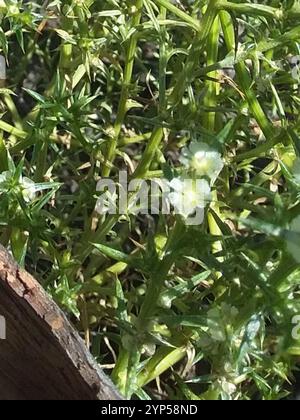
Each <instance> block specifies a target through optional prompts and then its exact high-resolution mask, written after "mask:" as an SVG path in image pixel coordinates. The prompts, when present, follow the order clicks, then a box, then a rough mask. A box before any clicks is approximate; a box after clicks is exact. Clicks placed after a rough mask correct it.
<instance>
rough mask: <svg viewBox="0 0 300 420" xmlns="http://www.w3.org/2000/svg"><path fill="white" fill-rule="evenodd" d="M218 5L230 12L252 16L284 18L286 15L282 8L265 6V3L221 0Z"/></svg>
mask: <svg viewBox="0 0 300 420" xmlns="http://www.w3.org/2000/svg"><path fill="white" fill-rule="evenodd" d="M218 7H219V9H220V10H226V11H229V12H236V13H239V14H243V15H250V16H264V17H268V18H271V19H279V20H282V19H283V16H284V13H283V11H282V10H281V9H277V8H275V7H270V6H265V5H263V4H258V3H255V4H251V3H231V2H229V1H226V0H219V1H218Z"/></svg>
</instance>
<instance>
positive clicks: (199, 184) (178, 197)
mask: <svg viewBox="0 0 300 420" xmlns="http://www.w3.org/2000/svg"><path fill="white" fill-rule="evenodd" d="M170 187H171V188H172V190H173V192H171V193H170V194H169V200H170V202H171V204H172V205H173V206H174V208H175V210H176V212H177V213H178V214H181V215H182V216H183V217H184V218H186V219H187V218H188V217H189V216H190V215H192V214H193V213H194V212H195V211H196V210H197V209H204V208H205V207H206V205H207V203H208V202H209V201H210V199H211V191H210V186H209V184H208V182H207V181H206V180H204V179H197V180H192V179H183V178H174V179H173V180H172V181H171V182H170Z"/></svg>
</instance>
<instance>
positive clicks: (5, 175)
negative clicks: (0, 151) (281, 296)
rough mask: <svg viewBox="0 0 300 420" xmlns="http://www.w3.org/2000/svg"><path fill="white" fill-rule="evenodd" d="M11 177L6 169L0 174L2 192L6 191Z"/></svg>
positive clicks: (0, 189) (0, 190)
mask: <svg viewBox="0 0 300 420" xmlns="http://www.w3.org/2000/svg"><path fill="white" fill-rule="evenodd" d="M10 177H11V174H10V172H9V171H5V172H2V173H1V174H0V192H4V191H5V190H6V184H7V182H8V181H9V179H10Z"/></svg>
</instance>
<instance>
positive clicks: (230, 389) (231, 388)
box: [219, 377, 236, 396]
mask: <svg viewBox="0 0 300 420" xmlns="http://www.w3.org/2000/svg"><path fill="white" fill-rule="evenodd" d="M219 383H220V385H221V388H222V390H223V392H225V394H227V395H229V396H232V395H233V394H234V393H235V391H236V385H235V384H233V383H232V382H228V380H227V379H226V378H224V377H223V378H221V379H220V380H219Z"/></svg>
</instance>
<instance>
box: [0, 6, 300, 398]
mask: <svg viewBox="0 0 300 420" xmlns="http://www.w3.org/2000/svg"><path fill="white" fill-rule="evenodd" d="M0 16H1V17H0V19H1V29H0V48H1V50H2V53H1V54H2V55H3V56H4V57H5V61H6V63H7V66H8V68H7V79H6V81H2V85H1V88H0V96H1V114H2V119H1V121H0V130H1V135H0V242H1V243H2V244H4V245H6V246H8V247H9V248H10V249H11V251H12V253H13V255H14V256H15V258H16V259H17V260H18V261H19V263H20V264H23V265H25V266H26V267H27V269H29V270H30V271H31V272H32V273H34V274H35V276H36V277H37V278H38V279H39V280H40V282H41V283H42V284H43V286H44V287H45V288H46V289H47V291H49V293H50V294H51V295H52V296H53V298H54V299H55V300H56V301H57V302H58V303H59V304H60V305H61V307H62V308H63V309H64V310H65V312H66V313H67V314H68V315H69V316H70V319H71V320H72V321H73V322H74V324H75V325H76V327H77V328H78V330H79V331H80V332H81V334H82V336H83V337H84V338H85V340H86V343H87V345H88V346H90V348H91V351H92V353H93V355H94V356H95V357H96V359H97V360H98V362H99V364H100V365H101V366H103V367H104V368H105V369H106V372H107V373H108V374H110V375H111V377H112V379H113V380H114V382H115V383H116V385H117V386H118V388H119V389H120V391H121V392H122V393H123V394H124V395H125V396H126V397H128V398H130V397H132V396H137V397H139V398H142V399H147V398H154V399H156V398H157V399H160V398H169V399H280V398H283V397H285V396H286V395H287V394H288V391H289V390H291V386H290V384H291V382H293V372H295V370H296V368H297V362H299V356H300V334H298V332H299V329H298V328H297V322H298V321H299V319H300V318H299V317H298V318H297V315H300V297H299V291H300V289H299V283H300V219H299V213H300V202H299V191H300V160H299V157H298V156H299V154H300V142H299V135H300V115H299V105H300V99H299V87H300V68H299V67H298V65H299V62H300V26H299V24H298V22H299V17H300V3H299V1H297V0H295V1H293V0H284V1H277V0H268V1H262V2H259V3H255V2H253V1H247V0H245V1H244V2H243V3H241V2H240V1H237V0H233V2H228V1H226V0H176V1H175V0H174V1H173V0H130V1H129V0H128V1H126V0H101V1H99V0H98V1H97V0H54V1H51V0H49V1H47V0H46V1H45V2H42V1H40V2H38V1H37V2H27V1H22V0H0ZM4 66H5V62H4V61H1V71H0V74H2V78H4V77H5V75H4ZM203 159H204V160H203ZM205 159H206V160H205ZM121 170H123V171H124V170H125V171H127V172H128V176H129V177H131V179H137V178H142V179H146V180H147V179H153V178H166V179H168V181H170V182H171V185H172V186H173V188H174V191H173V193H172V194H173V195H172V196H170V201H171V203H172V204H174V206H175V207H176V204H177V199H178V197H177V195H176V194H177V193H178V190H177V189H176V188H181V187H180V185H181V184H180V182H181V183H182V182H183V179H185V177H187V176H191V177H192V178H193V179H194V180H200V181H201V182H202V183H201V185H202V188H203V189H204V190H205V191H206V192H207V196H209V199H207V201H205V203H202V205H201V206H200V207H201V208H202V210H203V212H204V220H203V223H201V224H198V225H189V224H188V223H186V221H187V216H188V215H189V214H190V213H191V212H192V210H193V208H195V207H197V203H196V202H194V201H195V196H194V195H193V191H191V192H188V194H186V196H185V198H186V200H187V201H188V202H189V203H190V204H191V207H192V208H191V209H188V211H187V212H184V211H179V212H177V213H180V214H171V215H164V214H161V213H160V214H156V215H150V214H148V215H145V214H136V212H134V211H132V209H131V208H130V206H128V208H127V210H126V212H125V214H123V215H119V216H118V215H109V214H107V215H100V214H99V212H98V211H96V210H97V208H96V203H97V200H98V198H99V195H100V192H99V191H98V192H97V182H98V181H99V180H100V179H103V178H108V177H110V178H111V179H113V180H116V182H118V177H119V171H121ZM178 185H179V186H178ZM134 198H135V192H132V194H131V199H134ZM198 204H199V203H198ZM95 208H96V210H95Z"/></svg>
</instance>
